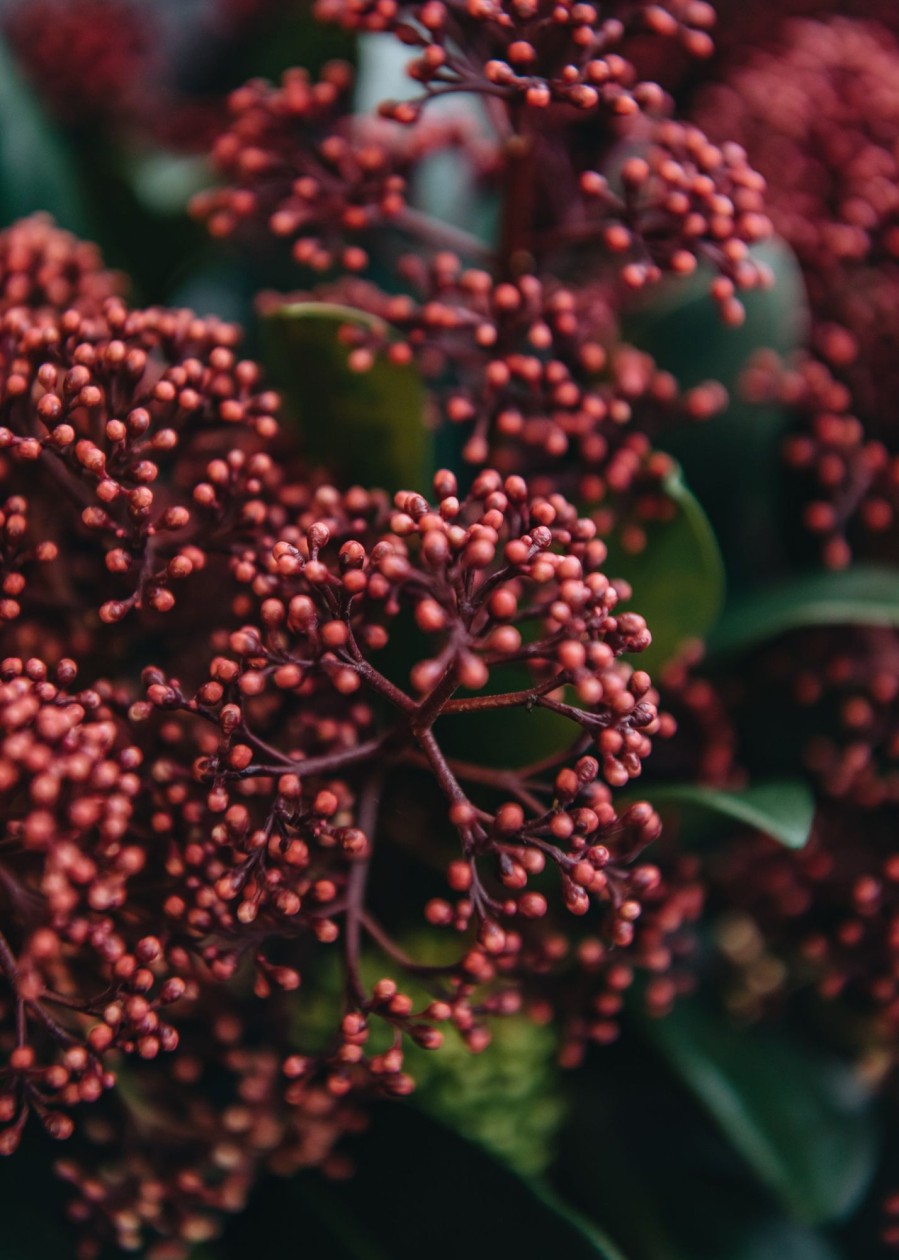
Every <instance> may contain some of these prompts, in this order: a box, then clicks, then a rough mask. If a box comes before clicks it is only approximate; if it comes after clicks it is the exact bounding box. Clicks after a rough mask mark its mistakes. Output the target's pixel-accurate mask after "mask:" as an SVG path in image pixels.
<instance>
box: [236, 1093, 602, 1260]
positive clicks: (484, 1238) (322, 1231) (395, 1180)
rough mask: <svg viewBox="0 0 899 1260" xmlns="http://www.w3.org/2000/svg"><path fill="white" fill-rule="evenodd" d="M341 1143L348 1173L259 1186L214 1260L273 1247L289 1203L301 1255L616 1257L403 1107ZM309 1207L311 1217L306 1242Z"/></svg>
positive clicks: (287, 1231)
mask: <svg viewBox="0 0 899 1260" xmlns="http://www.w3.org/2000/svg"><path fill="white" fill-rule="evenodd" d="M351 1149H352V1153H353V1155H354V1159H355V1164H356V1172H355V1175H354V1176H353V1177H351V1178H349V1179H348V1180H347V1181H344V1182H332V1183H324V1182H323V1181H322V1179H321V1178H320V1177H319V1176H318V1175H317V1174H312V1173H309V1174H301V1175H300V1177H298V1178H295V1179H293V1180H292V1181H290V1182H287V1183H283V1182H282V1183H280V1184H279V1183H274V1182H270V1183H268V1184H267V1185H266V1186H265V1187H264V1188H263V1190H262V1192H261V1193H259V1194H257V1195H256V1196H255V1198H254V1200H253V1201H252V1202H251V1204H250V1209H249V1211H248V1212H247V1213H245V1214H244V1215H243V1216H242V1217H241V1218H239V1219H238V1220H236V1221H234V1222H233V1223H232V1224H231V1225H230V1226H229V1228H228V1230H227V1232H226V1233H225V1235H224V1238H223V1240H222V1243H221V1245H220V1247H219V1251H220V1254H221V1256H222V1260H226V1258H227V1260H238V1258H240V1260H243V1258H244V1257H245V1256H246V1255H247V1254H250V1252H249V1250H248V1249H249V1247H250V1246H252V1248H253V1252H254V1253H255V1254H263V1255H264V1254H270V1255H281V1254H283V1240H284V1239H285V1238H289V1237H291V1236H292V1234H293V1233H294V1232H295V1231H296V1228H297V1225H296V1222H297V1208H298V1198H299V1199H300V1206H301V1209H302V1216H303V1219H304V1227H303V1237H302V1241H303V1247H304V1252H305V1254H307V1255H310V1256H312V1255H316V1256H318V1255H321V1256H328V1257H329V1260H330V1258H331V1257H333V1258H334V1260H338V1257H339V1260H421V1257H422V1256H423V1255H428V1256H433V1257H435V1260H436V1258H438V1257H444V1256H446V1257H451V1256H452V1257H455V1256H465V1257H466V1260H496V1257H499V1256H507V1255H508V1256H516V1255H517V1256H522V1257H524V1256H535V1257H536V1256H541V1257H542V1256H547V1257H549V1256H564V1257H565V1260H624V1257H623V1256H622V1254H621V1252H620V1251H619V1250H618V1249H617V1248H616V1247H615V1246H614V1244H613V1243H611V1242H610V1241H609V1240H608V1239H606V1238H605V1237H604V1236H603V1235H602V1233H601V1231H600V1230H598V1229H597V1228H596V1227H595V1226H593V1225H592V1224H590V1223H589V1222H585V1221H584V1220H583V1219H582V1218H581V1217H580V1216H579V1215H578V1214H577V1213H576V1212H575V1211H573V1210H572V1209H569V1208H568V1207H567V1206H565V1205H563V1204H562V1203H561V1202H560V1201H559V1200H558V1199H557V1198H556V1197H555V1195H554V1194H553V1193H552V1192H551V1191H550V1190H548V1189H547V1188H545V1187H544V1186H543V1185H542V1184H540V1183H537V1182H534V1181H530V1180H528V1179H525V1178H522V1177H519V1176H517V1175H516V1174H515V1173H513V1172H511V1171H510V1170H509V1169H508V1168H507V1167H506V1166H505V1165H504V1164H502V1163H501V1162H499V1161H498V1160H496V1159H494V1158H492V1157H491V1156H490V1155H488V1154H487V1153H486V1152H485V1151H484V1150H483V1149H482V1148H481V1147H479V1146H476V1145H474V1144H472V1143H471V1142H468V1141H466V1140H465V1139H464V1138H461V1137H459V1135H458V1134H456V1133H454V1132H453V1131H452V1130H451V1129H448V1128H446V1127H445V1126H444V1125H442V1124H439V1123H437V1122H436V1121H435V1120H432V1119H430V1118H429V1117H427V1116H426V1115H424V1114H423V1113H421V1112H420V1111H418V1110H417V1109H416V1108H414V1107H411V1106H408V1105H405V1104H402V1103H393V1104H387V1105H386V1106H383V1107H381V1108H380V1109H379V1110H376V1113H375V1117H374V1123H373V1125H372V1128H371V1130H370V1132H369V1133H367V1134H366V1135H365V1137H364V1138H363V1139H361V1140H360V1142H359V1143H358V1144H356V1143H354V1146H353V1148H351ZM309 1205H311V1206H312V1207H313V1209H314V1218H315V1217H317V1218H318V1219H317V1220H314V1221H313V1223H314V1234H313V1237H312V1238H311V1239H310V1238H309V1237H307V1235H306V1230H305V1218H306V1216H307V1206H309Z"/></svg>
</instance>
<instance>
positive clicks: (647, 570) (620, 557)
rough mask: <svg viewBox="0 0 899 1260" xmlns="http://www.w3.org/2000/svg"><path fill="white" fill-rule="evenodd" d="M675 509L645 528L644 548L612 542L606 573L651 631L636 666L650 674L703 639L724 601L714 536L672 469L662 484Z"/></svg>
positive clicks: (722, 578)
mask: <svg viewBox="0 0 899 1260" xmlns="http://www.w3.org/2000/svg"><path fill="white" fill-rule="evenodd" d="M664 488H665V491H666V493H667V494H668V496H669V497H670V498H671V500H672V501H673V503H674V504H675V507H676V514H675V516H674V518H673V520H670V521H665V522H660V523H659V524H657V525H656V524H653V525H650V526H648V528H647V529H646V535H647V538H646V546H645V547H644V549H643V550H642V551H641V552H639V553H638V554H637V555H629V554H627V553H626V552H624V551H622V549H621V547H620V546H616V545H615V544H614V542H613V543H611V544H610V547H609V560H608V564H607V572H608V573H609V575H610V576H611V577H621V578H626V580H627V581H628V582H629V583H630V584H631V586H632V587H633V592H634V597H633V606H634V608H635V610H636V611H637V612H639V613H640V615H641V616H643V617H645V618H646V622H647V624H648V626H649V629H650V631H651V632H652V643H651V645H650V646H649V648H647V650H646V651H645V652H642V653H641V654H640V657H639V660H638V661H637V664H638V665H639V667H640V668H643V667H644V666H645V667H646V668H647V669H649V670H650V671H651V670H652V669H653V668H657V667H658V666H659V665H661V664H663V663H664V662H665V661H668V660H670V659H671V658H672V657H673V656H674V655H675V654H676V653H677V650H678V649H679V648H680V647H681V645H682V644H683V643H685V642H686V641H688V640H690V639H701V638H703V637H704V636H705V635H706V634H707V633H708V631H709V630H710V629H711V627H712V626H713V625H714V624H715V621H716V620H717V618H718V614H719V613H720V611H721V606H722V603H723V601H724V565H723V562H722V560H721V553H720V551H719V550H718V543H717V541H716V539H715V535H714V532H713V530H712V527H711V525H710V524H709V521H708V518H707V517H706V514H705V512H704V511H703V510H702V508H701V507H700V505H699V502H698V501H697V499H696V498H695V496H694V495H693V494H692V493H691V492H690V491H689V490H688V489H687V487H686V486H685V485H684V482H683V480H682V478H681V475H680V472H679V471H677V472H675V473H672V475H671V476H670V477H669V478H668V479H667V481H666V482H665V487H664Z"/></svg>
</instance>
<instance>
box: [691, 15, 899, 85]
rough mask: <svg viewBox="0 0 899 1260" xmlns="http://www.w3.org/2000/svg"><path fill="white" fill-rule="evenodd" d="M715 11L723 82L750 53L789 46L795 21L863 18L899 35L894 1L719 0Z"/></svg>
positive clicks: (716, 39) (716, 37) (717, 51)
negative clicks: (750, 2) (732, 69)
mask: <svg viewBox="0 0 899 1260" xmlns="http://www.w3.org/2000/svg"><path fill="white" fill-rule="evenodd" d="M715 11H716V21H715V31H714V36H715V51H716V54H717V56H718V58H719V59H720V61H721V63H722V65H721V68H720V69H719V70H718V71H717V72H718V73H719V74H720V76H721V77H722V78H724V77H726V75H727V73H728V72H729V68H730V66H731V65H732V64H737V63H739V62H740V61H742V60H745V58H746V55H747V53H749V52H754V51H756V50H766V51H774V50H775V49H776V48H778V47H780V46H782V45H784V44H788V43H789V41H790V36H791V28H792V24H793V22H794V21H795V20H796V19H800V18H814V19H815V20H817V21H826V20H829V19H831V18H835V17H836V18H845V17H853V18H862V19H864V20H865V21H868V22H876V23H877V24H878V25H880V26H883V27H885V28H886V29H887V30H889V31H891V32H892V33H894V34H896V33H899V11H897V9H896V6H895V5H894V4H893V2H892V0H753V3H752V4H745V3H743V0H717V3H716V5H715ZM716 69H717V68H716Z"/></svg>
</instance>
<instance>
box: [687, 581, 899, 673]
mask: <svg viewBox="0 0 899 1260" xmlns="http://www.w3.org/2000/svg"><path fill="white" fill-rule="evenodd" d="M827 625H831V626H845V625H864V626H899V569H888V568H881V567H878V566H875V565H857V566H855V567H854V568H851V569H844V570H842V571H840V572H836V573H831V572H825V573H810V574H806V575H804V576H803V577H800V578H797V579H796V580H794V581H792V582H790V583H789V584H785V585H782V586H777V587H775V588H773V589H771V590H768V591H764V592H762V593H760V594H755V595H752V596H750V597H745V598H742V599H739V600H735V601H734V603H733V604H732V605H730V606H728V607H727V608H726V609H725V612H724V615H723V616H722V618H721V621H720V622H719V624H718V625H717V626H716V628H715V631H714V633H713V634H712V635H711V636H710V639H709V651H710V652H715V653H720V654H724V653H732V652H739V651H742V650H744V649H746V648H751V647H755V646H756V645H757V644H759V643H764V642H765V641H766V640H769V639H773V638H776V637H777V636H778V635H780V634H783V633H784V632H785V631H787V630H795V629H797V628H798V627H801V626H827Z"/></svg>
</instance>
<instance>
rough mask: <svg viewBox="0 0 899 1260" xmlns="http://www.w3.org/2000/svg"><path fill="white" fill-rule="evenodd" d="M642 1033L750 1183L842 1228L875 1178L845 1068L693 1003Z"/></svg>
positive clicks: (864, 1115) (864, 1124) (871, 1148)
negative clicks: (740, 1162) (745, 1167)
mask: <svg viewBox="0 0 899 1260" xmlns="http://www.w3.org/2000/svg"><path fill="white" fill-rule="evenodd" d="M647 1032H648V1034H649V1036H650V1037H651V1038H652V1040H653V1041H654V1042H655V1044H656V1045H657V1047H658V1048H659V1049H660V1050H661V1052H662V1053H663V1054H664V1055H665V1057H666V1058H667V1060H668V1062H669V1063H670V1064H671V1066H672V1067H673V1069H674V1070H675V1071H676V1072H677V1073H678V1074H679V1075H680V1077H681V1078H682V1080H683V1081H684V1082H685V1084H686V1085H688V1086H689V1088H690V1089H691V1090H692V1091H693V1092H694V1093H695V1094H696V1096H697V1098H699V1100H700V1101H701V1102H702V1103H703V1105H704V1106H705V1107H706V1109H707V1110H708V1111H709V1113H710V1114H711V1115H712V1116H713V1117H714V1119H715V1120H716V1121H717V1123H718V1125H719V1127H720V1128H721V1130H722V1131H723V1132H724V1133H725V1134H726V1136H727V1137H728V1138H729V1139H730V1141H731V1142H732V1143H733V1145H734V1147H735V1148H736V1149H737V1150H738V1151H739V1152H740V1154H741V1155H742V1156H743V1157H744V1159H745V1160H746V1161H747V1162H748V1163H749V1164H750V1165H751V1167H752V1168H753V1169H754V1171H755V1173H756V1174H757V1176H758V1177H759V1178H760V1179H761V1180H762V1181H763V1182H765V1183H766V1184H767V1185H768V1186H769V1187H770V1188H771V1190H772V1191H773V1192H774V1193H775V1194H776V1195H777V1196H778V1197H779V1198H780V1200H781V1201H782V1202H783V1204H784V1205H785V1207H786V1208H787V1209H788V1210H789V1211H790V1212H791V1213H792V1214H793V1215H794V1216H795V1217H796V1218H797V1219H798V1220H801V1221H804V1222H806V1223H812V1224H814V1223H818V1222H823V1221H831V1220H840V1219H842V1218H843V1217H845V1216H846V1215H847V1213H849V1212H850V1211H851V1210H852V1208H853V1207H854V1206H855V1205H856V1204H857V1203H858V1202H859V1200H860V1199H861V1197H862V1195H863V1194H864V1192H865V1190H866V1188H867V1186H868V1184H869V1182H870V1179H871V1176H872V1174H873V1172H874V1169H875V1166H876V1162H877V1154H878V1134H877V1129H876V1125H875V1123H874V1117H873V1114H872V1109H871V1105H870V1099H869V1097H868V1094H867V1092H866V1091H865V1089H864V1088H863V1087H862V1085H861V1083H860V1081H859V1080H858V1078H857V1077H856V1076H855V1075H854V1074H853V1073H852V1071H851V1070H850V1069H849V1067H847V1066H846V1065H844V1064H842V1063H841V1062H839V1061H837V1060H835V1059H830V1058H827V1057H824V1056H822V1055H820V1054H818V1053H816V1052H813V1051H812V1050H811V1049H810V1048H808V1047H805V1046H803V1045H799V1044H798V1043H796V1042H794V1041H793V1040H791V1039H789V1038H788V1037H787V1036H786V1035H785V1034H780V1035H778V1034H776V1033H774V1032H772V1031H770V1030H767V1029H766V1030H760V1029H757V1028H749V1029H745V1028H736V1027H734V1026H733V1025H731V1024H730V1023H728V1022H727V1021H726V1020H725V1018H724V1017H723V1016H721V1015H718V1014H716V1013H713V1012H711V1011H709V1010H707V1009H704V1008H703V1007H702V1006H701V1005H700V1004H699V1003H698V1002H696V1001H683V1002H680V1003H678V1005H677V1006H676V1007H675V1010H674V1012H673V1013H672V1014H671V1015H670V1016H668V1017H667V1018H666V1019H662V1020H652V1021H648V1022H647Z"/></svg>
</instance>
